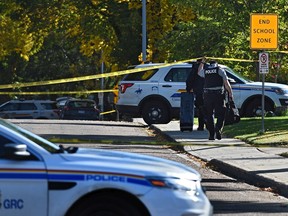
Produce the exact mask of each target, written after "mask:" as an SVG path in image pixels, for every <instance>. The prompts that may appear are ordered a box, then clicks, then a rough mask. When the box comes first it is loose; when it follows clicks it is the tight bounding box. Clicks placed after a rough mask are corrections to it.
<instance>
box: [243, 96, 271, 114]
mask: <svg viewBox="0 0 288 216" xmlns="http://www.w3.org/2000/svg"><path fill="white" fill-rule="evenodd" d="M264 109H265V110H264V113H266V112H269V111H272V112H274V108H273V105H272V104H271V103H269V102H267V101H265V104H264ZM259 113H260V114H259ZM261 113H262V100H261V98H257V99H254V100H253V101H251V102H250V103H249V104H248V105H247V107H246V110H245V116H246V117H255V116H260V115H261Z"/></svg>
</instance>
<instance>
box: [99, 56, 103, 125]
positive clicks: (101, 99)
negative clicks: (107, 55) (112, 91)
mask: <svg viewBox="0 0 288 216" xmlns="http://www.w3.org/2000/svg"><path fill="white" fill-rule="evenodd" d="M103 58H104V57H103V50H101V74H103V73H104V61H103ZM103 89H104V78H101V90H102V92H100V93H99V94H100V104H101V107H100V110H101V112H104V93H103ZM100 120H103V115H100Z"/></svg>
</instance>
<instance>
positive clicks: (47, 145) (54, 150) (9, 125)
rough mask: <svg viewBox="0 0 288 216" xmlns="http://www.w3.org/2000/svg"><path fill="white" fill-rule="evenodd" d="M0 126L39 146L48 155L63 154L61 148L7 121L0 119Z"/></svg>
mask: <svg viewBox="0 0 288 216" xmlns="http://www.w3.org/2000/svg"><path fill="white" fill-rule="evenodd" d="M0 124H1V125H3V126H4V127H6V128H9V129H11V130H13V131H15V132H16V133H19V134H21V135H22V136H25V137H26V138H28V139H29V140H31V141H32V142H34V143H36V144H38V145H39V146H41V147H42V148H44V149H45V150H47V151H48V152H50V153H59V152H63V151H62V150H61V148H60V147H59V146H57V145H55V144H54V143H51V142H49V141H48V140H46V139H44V138H42V137H40V136H37V135H35V134H33V133H31V132H29V131H27V130H25V129H23V128H21V127H18V126H17V125H14V124H12V123H10V122H8V121H5V120H3V119H0Z"/></svg>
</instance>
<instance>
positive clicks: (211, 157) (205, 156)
mask: <svg viewBox="0 0 288 216" xmlns="http://www.w3.org/2000/svg"><path fill="white" fill-rule="evenodd" d="M152 127H154V128H155V129H157V130H159V131H161V132H162V133H163V134H165V135H166V136H168V137H170V139H172V140H174V141H176V142H177V143H179V144H183V145H184V149H185V151H187V152H188V153H190V154H191V155H193V156H195V157H198V158H200V159H202V160H203V161H206V162H207V163H208V165H212V166H213V167H214V168H216V169H217V170H219V171H221V172H222V173H225V174H227V175H229V176H232V177H235V178H237V179H241V180H245V181H246V182H247V183H249V184H254V185H256V186H258V187H263V188H266V189H267V190H271V191H273V192H275V193H278V194H280V195H282V196H285V197H288V158H284V157H281V156H280V155H279V154H281V153H284V152H288V148H278V147H274V148H272V147H261V148H260V147H257V148H256V147H252V146H251V145H248V144H246V143H245V142H242V141H240V140H237V139H231V138H225V137H223V138H222V140H215V141H214V140H213V141H211V140H208V131H206V130H205V131H197V130H196V128H197V125H196V126H194V128H193V129H194V130H193V131H192V132H181V131H180V125H179V121H171V122H170V123H169V124H163V125H162V124H155V125H152Z"/></svg>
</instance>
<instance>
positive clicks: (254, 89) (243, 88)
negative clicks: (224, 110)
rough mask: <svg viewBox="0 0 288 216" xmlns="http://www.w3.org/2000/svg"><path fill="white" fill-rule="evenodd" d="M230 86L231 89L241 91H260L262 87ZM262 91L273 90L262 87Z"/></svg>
mask: <svg viewBox="0 0 288 216" xmlns="http://www.w3.org/2000/svg"><path fill="white" fill-rule="evenodd" d="M231 87H232V90H242V91H262V88H261V87H259V88H255V87H233V86H231ZM264 91H266V92H275V90H273V89H268V88H266V89H264Z"/></svg>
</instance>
